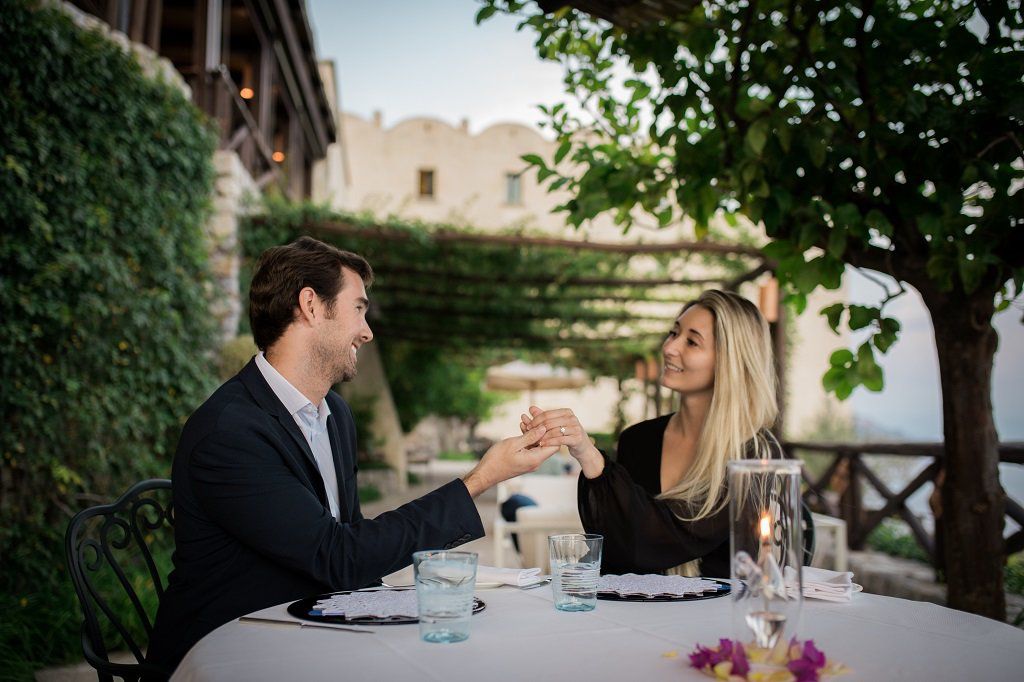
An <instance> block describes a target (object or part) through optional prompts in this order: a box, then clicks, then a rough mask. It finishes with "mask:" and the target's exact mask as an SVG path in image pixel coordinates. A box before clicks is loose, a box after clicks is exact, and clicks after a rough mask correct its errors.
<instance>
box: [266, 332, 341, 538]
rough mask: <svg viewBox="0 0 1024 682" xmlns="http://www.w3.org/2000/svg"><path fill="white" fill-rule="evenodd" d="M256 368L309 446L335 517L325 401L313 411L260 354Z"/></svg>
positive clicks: (334, 479)
mask: <svg viewBox="0 0 1024 682" xmlns="http://www.w3.org/2000/svg"><path fill="white" fill-rule="evenodd" d="M256 366H257V367H258V368H259V370H260V372H261V373H262V374H263V378H264V379H266V380H267V383H268V384H270V389H271V390H272V391H273V392H274V395H276V396H277V399H278V400H280V401H281V403H283V404H284V407H285V409H286V410H288V413H289V414H290V415H291V416H292V419H294V420H295V423H296V424H297V425H298V427H299V431H301V432H302V435H303V436H304V437H305V439H306V442H307V443H309V449H310V450H312V451H313V458H314V459H316V466H317V468H318V469H320V476H321V478H323V480H324V488H326V489H327V502H328V503H329V505H330V509H331V516H333V517H334V518H335V519H337V518H339V517H338V509H339V506H338V475H337V473H336V472H335V470H334V456H333V455H332V454H331V439H330V437H329V436H328V435H327V418H328V417H329V416H331V408H329V407H328V406H327V399H326V398H323V399H321V400H320V406H319V407H316V406H314V405H313V403H312V402H311V401H310V400H309V398H307V397H306V396H304V395H302V392H301V391H299V389H297V388H295V387H294V386H292V384H291V383H290V382H289V381H288V380H287V379H285V378H284V377H283V376H281V373H280V372H278V371H277V370H276V369H274V366H273V365H271V364H270V363H269V362H267V358H266V357H264V355H263V351H260V352H259V353H258V354H257V355H256Z"/></svg>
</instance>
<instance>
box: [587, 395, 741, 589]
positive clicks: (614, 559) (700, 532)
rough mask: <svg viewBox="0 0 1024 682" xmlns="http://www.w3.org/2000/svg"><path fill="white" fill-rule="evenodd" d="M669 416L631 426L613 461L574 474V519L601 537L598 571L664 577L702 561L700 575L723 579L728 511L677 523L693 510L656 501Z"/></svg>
mask: <svg viewBox="0 0 1024 682" xmlns="http://www.w3.org/2000/svg"><path fill="white" fill-rule="evenodd" d="M671 417H672V415H671V414H669V415H665V416H662V417H657V418H655V419H649V420H647V421H643V422H640V423H639V424H634V425H633V426H631V427H629V428H628V429H626V430H625V431H623V432H622V435H621V436H619V447H618V461H617V462H612V461H611V460H609V459H608V458H607V457H605V463H604V471H603V472H602V473H601V475H600V476H598V477H596V478H592V479H588V478H587V477H586V476H584V475H583V474H580V478H579V488H578V501H579V508H580V518H581V519H582V521H583V527H584V528H585V529H586V531H587V532H588V533H600V534H601V535H603V536H604V550H603V556H602V558H601V572H602V573H615V574H622V573H664V572H665V571H666V570H667V569H669V568H672V567H673V566H678V565H679V564H682V563H685V562H687V561H692V560H693V559H702V561H701V566H700V572H701V575H704V576H708V577H713V578H728V577H729V506H728V505H726V506H725V507H724V508H722V509H721V510H719V511H718V512H717V513H716V514H712V515H711V516H707V517H704V518H702V519H700V520H697V521H682V520H680V519H679V516H678V514H681V515H683V516H693V515H694V513H695V512H696V511H697V508H695V507H693V506H691V505H689V504H687V503H685V502H681V501H677V500H659V499H656V497H657V495H659V494H660V493H661V448H662V442H663V439H664V436H665V428H666V427H667V426H668V422H669V419H671Z"/></svg>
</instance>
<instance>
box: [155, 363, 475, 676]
mask: <svg viewBox="0 0 1024 682" xmlns="http://www.w3.org/2000/svg"><path fill="white" fill-rule="evenodd" d="M327 404H328V406H330V408H331V415H330V417H329V418H328V419H327V431H328V435H329V437H330V440H331V450H332V452H333V454H334V467H335V472H336V474H337V477H338V501H339V514H340V520H337V521H336V520H335V519H334V518H333V517H332V516H331V513H330V509H329V506H328V503H327V492H326V490H325V488H324V483H323V478H322V477H321V475H320V471H319V469H317V465H316V461H315V460H314V458H313V453H312V451H311V450H310V447H309V444H308V443H307V442H306V439H305V438H304V437H303V435H302V432H301V431H300V430H299V427H298V426H297V425H296V423H295V420H294V418H293V417H292V415H290V414H288V412H287V411H286V410H285V407H284V405H283V404H282V403H281V401H280V400H278V399H277V396H276V395H275V394H274V392H273V390H271V388H270V385H269V384H268V383H267V382H266V380H265V379H264V378H263V374H262V373H261V372H260V370H259V368H258V367H257V366H256V362H255V360H250V361H249V364H247V365H246V366H245V367H244V368H243V369H242V371H241V372H239V373H238V374H237V375H236V376H235V377H233V378H232V379H230V380H229V381H228V382H227V383H225V384H224V385H223V386H221V387H220V388H219V389H217V391H216V392H214V394H213V395H212V396H210V398H209V399H208V400H207V401H206V402H205V403H203V405H202V406H201V407H200V408H199V409H198V410H196V411H195V412H194V413H193V414H192V416H191V417H190V418H189V420H188V422H187V423H186V424H185V428H184V430H183V431H182V434H181V440H180V441H179V443H178V450H177V453H176V454H175V456H174V466H173V470H172V475H171V480H172V482H173V497H174V516H175V525H174V538H175V545H176V547H175V552H174V570H173V571H172V572H171V574H170V576H169V579H168V587H167V590H166V592H165V593H164V595H163V598H162V599H161V601H160V607H159V609H158V612H157V617H156V625H155V629H154V632H153V636H152V637H151V639H150V646H149V653H148V657H147V658H148V660H149V661H150V662H151V663H154V664H156V665H158V666H160V667H162V668H164V669H166V670H167V671H168V672H170V671H172V670H173V669H174V668H175V667H176V666H177V664H178V662H179V661H180V660H181V659H182V658H183V657H184V655H185V653H186V652H187V651H188V649H189V648H191V646H192V645H193V644H195V643H196V642H198V641H199V640H200V639H201V638H202V637H203V636H204V635H206V634H207V633H209V632H210V631H212V630H214V629H215V628H217V627H219V626H220V625H223V624H224V623H227V622H228V621H230V620H233V619H235V618H238V617H239V616H243V615H245V614H247V613H251V612H252V611H256V610H259V609H263V608H266V607H268V606H273V605H274V604H280V603H282V602H287V601H293V600H296V599H301V598H302V597H308V596H312V595H315V594H320V593H323V592H329V591H334V590H347V589H357V588H360V587H365V586H367V585H371V584H374V583H378V582H379V580H380V578H381V576H385V575H387V574H389V573H392V572H394V571H397V570H399V569H401V568H403V567H405V566H408V565H409V563H411V561H412V553H413V552H414V551H417V550H421V549H437V548H445V549H450V548H452V547H456V546H458V545H460V544H462V543H464V542H468V541H469V540H473V539H476V538H479V537H483V535H484V528H483V525H482V524H481V522H480V515H479V513H478V512H477V510H476V506H475V505H474V504H473V500H472V498H471V497H470V495H469V492H468V491H467V490H466V486H465V484H463V483H462V481H458V480H456V481H452V482H451V483H448V484H446V485H444V486H442V487H440V488H438V489H437V490H435V491H433V492H431V493H428V494H427V495H424V496H423V497H421V498H419V499H417V500H413V501H412V502H409V503H407V504H404V505H402V506H401V507H399V508H397V509H395V510H394V511H389V512H386V513H384V514H381V515H380V516H378V517H377V518H375V519H364V518H363V515H362V513H361V512H360V510H359V497H358V494H357V490H356V469H357V467H356V429H355V423H354V422H353V419H352V411H351V410H350V409H349V407H348V405H347V404H346V403H345V401H344V400H342V399H341V397H340V396H339V395H337V394H336V393H334V392H333V391H332V392H330V393H328V394H327Z"/></svg>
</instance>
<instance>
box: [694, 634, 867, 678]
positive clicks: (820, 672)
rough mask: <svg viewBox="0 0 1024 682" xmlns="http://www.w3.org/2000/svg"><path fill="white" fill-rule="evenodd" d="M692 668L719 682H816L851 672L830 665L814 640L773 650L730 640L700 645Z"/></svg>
mask: <svg viewBox="0 0 1024 682" xmlns="http://www.w3.org/2000/svg"><path fill="white" fill-rule="evenodd" d="M690 667H691V668H694V669H696V670H698V671H700V672H701V673H705V674H706V675H709V676H710V677H714V678H716V679H719V680H730V681H732V680H748V681H749V682H817V681H818V680H821V679H822V678H824V677H833V676H837V675H843V674H844V673H848V672H850V669H849V668H847V667H845V666H843V665H842V664H840V663H836V662H829V660H828V659H827V658H826V657H825V654H824V653H823V652H822V651H821V650H820V649H818V648H817V647H816V646H815V645H814V641H813V640H807V641H805V642H800V641H798V640H797V638H793V639H792V640H790V644H788V646H786V645H778V646H775V647H774V648H773V649H766V648H763V647H760V646H758V645H757V644H755V643H754V642H750V643H748V644H745V645H744V644H743V643H741V642H738V641H733V640H731V639H721V640H719V643H718V646H714V647H709V646H702V645H700V644H697V647H696V649H694V650H693V652H692V653H690Z"/></svg>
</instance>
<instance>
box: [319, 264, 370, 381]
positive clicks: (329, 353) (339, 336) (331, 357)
mask: <svg viewBox="0 0 1024 682" xmlns="http://www.w3.org/2000/svg"><path fill="white" fill-rule="evenodd" d="M341 272H342V278H343V281H342V286H341V290H340V291H339V292H338V295H337V296H336V297H335V298H334V307H333V309H331V310H329V311H328V312H327V313H326V314H325V318H324V320H323V323H322V324H321V325H320V326H319V327H318V328H317V334H316V339H315V341H314V344H313V348H312V354H313V359H314V361H315V362H316V363H317V364H318V365H319V367H320V369H321V370H322V371H323V372H324V375H325V376H328V377H330V379H331V384H332V385H333V384H337V383H339V382H342V381H350V380H351V379H353V378H354V377H355V375H356V353H357V352H358V350H359V347H360V346H362V345H363V344H364V343H366V342H367V341H369V340H370V339H372V338H373V332H372V331H370V325H369V324H367V322H366V310H367V308H368V307H369V301H368V300H367V298H366V287H365V286H363V280H362V279H361V278H360V277H359V275H357V274H356V273H355V272H354V271H352V270H349V269H348V268H342V269H341Z"/></svg>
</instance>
